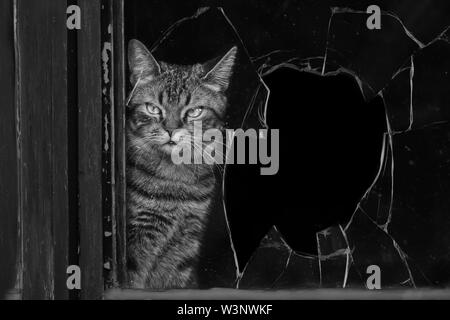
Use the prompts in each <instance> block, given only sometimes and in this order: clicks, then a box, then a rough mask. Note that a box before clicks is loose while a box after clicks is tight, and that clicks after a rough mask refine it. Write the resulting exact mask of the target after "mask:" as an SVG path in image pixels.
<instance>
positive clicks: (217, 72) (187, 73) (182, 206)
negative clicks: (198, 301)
mask: <svg viewBox="0 0 450 320" xmlns="http://www.w3.org/2000/svg"><path fill="white" fill-rule="evenodd" d="M236 53H237V48H236V47H233V48H232V49H231V50H230V51H228V53H226V54H225V55H224V56H223V57H222V58H221V59H220V60H219V61H218V62H217V63H216V62H211V61H210V62H207V63H204V64H194V65H189V66H184V65H175V64H169V63H165V62H162V61H157V60H155V58H154V57H153V56H152V54H151V53H150V52H149V51H148V49H147V48H146V47H145V46H144V45H143V44H142V43H141V42H139V41H137V40H131V41H130V43H129V47H128V62H129V67H130V74H131V78H130V81H131V85H132V86H133V91H132V93H131V98H130V103H129V106H128V108H127V124H126V143H127V176H126V180H127V268H128V276H129V281H130V285H131V286H132V287H135V288H152V289H168V288H196V287H197V286H198V272H197V271H198V268H197V265H198V261H199V254H200V249H201V245H202V238H203V236H204V233H205V225H206V223H207V221H208V215H209V211H210V208H211V203H212V200H213V196H214V194H215V191H216V188H217V182H216V178H215V174H214V170H213V169H212V165H208V164H205V163H204V162H203V164H174V163H173V162H172V158H171V152H172V150H173V148H175V147H176V146H177V145H180V144H182V143H188V144H189V145H192V146H193V147H194V148H204V147H205V143H204V142H201V141H196V139H195V138H194V136H193V134H192V133H193V122H194V121H201V124H202V129H203V131H205V130H207V129H210V128H216V129H220V130H223V127H224V117H225V114H226V109H227V94H226V92H227V88H228V86H229V83H230V78H231V76H232V71H233V66H234V63H235V58H236ZM215 61H217V60H215ZM211 143H215V142H214V141H213V142H211Z"/></svg>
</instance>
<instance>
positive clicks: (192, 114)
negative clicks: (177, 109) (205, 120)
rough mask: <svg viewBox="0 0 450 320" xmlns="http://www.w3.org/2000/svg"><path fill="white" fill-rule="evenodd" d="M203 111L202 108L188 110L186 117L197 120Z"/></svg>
mask: <svg viewBox="0 0 450 320" xmlns="http://www.w3.org/2000/svg"><path fill="white" fill-rule="evenodd" d="M203 110H204V108H203V107H196V108H192V109H189V110H188V111H186V115H187V116H188V117H189V118H198V117H200V116H201V115H202V113H203Z"/></svg>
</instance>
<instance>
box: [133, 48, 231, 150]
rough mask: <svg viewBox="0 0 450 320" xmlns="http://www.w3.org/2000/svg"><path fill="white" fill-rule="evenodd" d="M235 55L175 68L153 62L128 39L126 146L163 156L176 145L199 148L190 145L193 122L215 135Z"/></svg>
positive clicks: (224, 105)
mask: <svg viewBox="0 0 450 320" xmlns="http://www.w3.org/2000/svg"><path fill="white" fill-rule="evenodd" d="M236 52H237V48H236V47H233V48H231V49H230V50H229V51H228V52H227V53H226V54H225V55H224V56H223V57H221V58H220V59H215V61H214V62H211V61H212V60H211V61H209V62H206V63H203V64H200V63H198V64H194V65H189V66H181V65H174V64H168V63H165V62H162V61H157V60H156V59H155V58H154V57H153V55H152V54H151V53H150V52H149V50H148V49H147V48H146V47H145V46H144V45H143V44H142V43H141V42H139V41H137V40H131V41H130V43H129V47H128V63H129V67H130V82H131V85H132V86H133V92H132V96H131V99H130V103H129V113H128V117H127V132H128V133H127V135H128V143H129V144H132V147H134V148H137V149H140V150H145V151H147V152H151V153H154V154H159V155H160V156H164V155H166V156H167V155H169V154H170V153H171V152H172V150H173V148H174V147H176V146H177V145H178V144H180V143H197V146H199V145H201V144H200V143H202V142H201V141H193V139H194V136H193V130H194V122H195V123H196V125H198V124H201V126H202V130H203V131H206V130H208V129H211V128H216V129H220V130H221V129H222V128H223V126H224V118H225V115H226V109H227V95H226V92H227V89H228V87H229V85H230V79H231V76H232V72H233V66H234V63H235V59H236ZM211 143H213V142H211ZM203 145H204V143H203Z"/></svg>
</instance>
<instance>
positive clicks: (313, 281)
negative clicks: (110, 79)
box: [126, 0, 450, 289]
mask: <svg viewBox="0 0 450 320" xmlns="http://www.w3.org/2000/svg"><path fill="white" fill-rule="evenodd" d="M373 4H376V5H378V6H379V7H380V9H381V16H380V21H381V28H380V29H379V30H370V29H368V27H367V25H366V21H367V19H368V18H369V16H370V14H368V13H367V12H366V8H367V7H368V6H370V5H373ZM127 6H128V7H126V14H127V15H128V17H131V16H133V15H136V13H137V12H138V11H139V10H141V9H142V8H145V10H144V11H146V12H143V13H142V14H138V15H136V16H135V17H134V18H133V19H128V21H127V22H126V35H127V37H128V39H127V40H129V39H132V38H136V39H139V40H141V41H143V42H144V43H146V44H148V45H149V48H150V51H151V52H152V54H154V55H155V57H158V58H161V59H163V60H164V61H168V62H171V63H177V64H192V63H195V62H198V61H205V60H207V58H209V57H212V56H217V55H218V54H220V53H223V52H226V50H227V49H229V48H231V47H233V46H237V48H238V52H239V54H238V62H237V66H238V67H237V68H236V74H235V75H233V79H234V80H233V83H232V88H231V90H230V92H231V96H230V105H231V108H230V110H229V112H228V113H227V118H226V123H227V126H228V127H230V128H243V129H249V128H253V129H256V130H259V129H276V128H275V127H272V126H271V123H272V122H274V120H273V119H274V118H271V113H270V108H271V107H269V106H270V99H271V88H270V86H269V85H268V84H267V83H266V80H267V82H269V78H270V76H271V75H275V74H276V72H277V71H278V70H280V69H286V68H288V69H290V70H293V71H295V72H306V73H308V74H312V75H315V76H318V77H324V78H327V77H333V76H343V75H346V76H347V78H346V79H351V81H353V83H354V84H355V86H356V87H357V88H358V89H359V91H360V92H359V94H360V95H361V97H362V98H363V99H364V101H365V102H366V103H368V106H370V102H371V101H374V100H377V99H378V100H379V101H381V102H380V103H381V104H382V106H383V110H382V117H383V119H382V120H381V121H385V127H383V133H382V134H381V136H380V144H381V146H380V150H377V151H376V152H377V153H378V155H377V159H376V161H377V162H378V167H377V172H376V174H375V175H374V177H371V178H370V179H371V183H369V184H368V185H367V188H366V189H365V191H364V192H363V193H362V194H361V195H360V196H359V198H358V200H357V201H355V203H354V207H353V208H352V209H351V210H347V215H346V219H341V220H339V219H335V220H333V219H331V220H329V221H330V222H329V224H328V225H327V224H326V223H325V224H323V225H320V226H319V227H317V228H316V229H314V228H312V229H311V230H313V231H314V233H315V236H314V237H310V242H311V243H312V246H314V250H312V251H310V252H306V251H307V250H295V249H294V248H293V246H291V245H290V244H289V243H290V240H292V239H294V238H295V235H292V234H293V232H292V230H291V231H289V232H287V233H290V236H289V237H285V236H284V234H283V231H282V229H283V228H284V229H285V230H288V229H289V228H288V227H286V226H284V227H281V228H280V226H277V225H274V224H271V223H270V221H272V220H273V219H272V220H270V219H269V220H266V221H264V222H259V221H258V213H259V212H260V211H263V210H264V207H265V206H267V203H268V202H264V201H268V200H267V199H270V197H271V196H273V194H274V192H275V191H274V190H275V189H283V188H287V186H288V185H289V184H286V185H284V184H282V185H280V181H279V180H276V178H275V177H269V176H268V177H265V176H260V175H259V169H260V167H261V165H260V164H255V165H245V166H238V165H226V166H225V167H224V168H223V169H224V170H223V171H221V173H222V174H221V175H220V179H221V180H220V181H221V185H222V190H221V191H222V192H220V194H218V195H217V199H216V201H215V206H214V211H215V217H216V219H214V221H213V223H212V225H211V226H210V228H211V230H213V232H211V233H210V235H209V238H208V239H207V241H206V243H207V247H208V248H207V250H206V251H205V252H206V253H205V256H204V257H203V258H202V262H201V272H202V273H203V274H204V275H205V276H204V279H203V282H202V283H201V287H205V288H207V287H232V288H239V289H294V288H364V287H366V286H367V282H366V281H367V279H368V277H369V275H370V274H369V272H368V270H370V266H377V267H378V268H379V269H380V271H381V274H382V288H409V287H413V288H414V287H429V286H448V284H449V282H450V272H449V270H450V251H449V249H448V248H449V247H450V232H449V231H450V216H449V215H448V212H449V210H450V194H449V193H450V174H449V172H450V160H449V159H450V127H449V124H448V120H449V117H450V111H449V110H450V108H449V105H450V98H449V93H448V92H449V86H450V58H449V57H450V41H449V35H448V34H449V31H448V21H449V17H450V6H449V5H448V3H446V2H445V1H437V3H433V5H431V4H429V3H427V4H419V3H414V4H412V3H410V2H407V1H396V2H395V3H391V2H388V1H378V2H377V3H375V2H370V1H339V3H337V2H335V1H320V2H318V1H306V0H305V1H300V0H299V1H282V2H280V3H276V4H275V3H272V2H269V1H256V0H252V1H231V2H226V3H220V4H218V5H217V6H212V5H211V6H210V7H207V6H205V4H204V3H200V2H199V3H198V4H195V3H193V2H190V3H183V4H176V5H175V4H174V3H170V2H162V1H155V2H153V3H152V4H147V5H144V3H143V2H140V1H134V2H130V4H128V3H127ZM175 7H176V8H175ZM155 12H158V14H157V15H155ZM144 26H146V27H145V28H144ZM339 79H341V81H345V80H342V79H344V78H339ZM277 81H282V80H280V79H278V80H277ZM130 89H131V88H130ZM293 90H295V89H293ZM298 90H301V88H299V89H298ZM324 94H326V93H324ZM274 95H275V93H274ZM281 107H282V106H272V108H281ZM324 112H326V111H324ZM311 121H312V120H311ZM314 121H316V119H314ZM275 122H276V121H275ZM358 130H363V129H362V128H360V127H357V128H355V129H354V130H353V131H351V132H349V134H354V135H358V134H359V132H360V131H358ZM280 134H281V138H280V139H281V141H283V139H288V138H286V136H285V137H283V130H282V129H280ZM312 139H313V138H312ZM285 146H286V145H285ZM281 148H283V142H281ZM281 152H282V151H281ZM280 168H283V162H282V161H281V164H280ZM246 180H252V181H253V182H254V183H255V184H258V183H260V184H262V185H264V186H268V188H269V190H265V191H261V192H260V193H255V194H253V195H244V196H242V190H243V189H239V193H240V195H241V198H238V196H239V195H236V192H235V191H233V187H234V186H235V185H237V184H240V183H243V184H244V185H245V183H244V182H243V181H246ZM270 188H272V189H270ZM293 188H295V186H294V187H293ZM317 192H318V193H319V194H320V196H319V199H321V201H324V202H326V201H330V200H328V199H329V193H330V192H332V191H330V190H327V189H324V190H322V191H317ZM291 196H292V195H291ZM238 200H239V201H238ZM333 201H335V200H334V198H333ZM336 201H337V200H336ZM280 206H283V204H282V203H281V204H280ZM318 208H320V206H318ZM247 211H248V212H249V214H250V215H251V214H253V216H252V217H253V218H252V219H254V223H253V224H254V225H257V224H258V223H260V224H263V225H262V227H261V228H260V229H259V231H258V230H256V229H257V228H256V227H255V228H252V227H251V226H250V227H249V225H248V224H247V225H245V230H244V231H243V230H240V228H244V227H242V224H241V223H240V217H241V216H242V215H245V214H246V212H247ZM235 212H239V215H237V214H236V213H235ZM251 212H253V213H251ZM277 214H279V213H277V212H273V216H276V215H277ZM299 214H308V212H306V213H299ZM309 214H310V213H309ZM314 214H317V215H320V214H321V211H320V209H318V210H317V212H315V213H314ZM300 220H301V219H300ZM338 220H339V221H338ZM304 221H309V220H304ZM326 221H328V220H326ZM327 223H328V222H327ZM292 228H293V230H295V228H297V227H296V226H292ZM302 228H305V227H304V226H298V230H299V232H300V231H301V230H303V229H302ZM317 229H320V230H317ZM239 230H240V231H239ZM261 230H263V231H264V234H263V235H262V236H261V232H262V231H261ZM308 230H309V229H308ZM244 232H246V233H245V234H246V235H248V239H247V240H245V239H243V238H245V237H242V236H241V238H240V239H238V236H236V234H239V233H240V234H243V233H244ZM258 232H259V233H258ZM309 232H311V231H310V230H309ZM243 242H246V243H245V245H242V243H243ZM294 242H295V239H294Z"/></svg>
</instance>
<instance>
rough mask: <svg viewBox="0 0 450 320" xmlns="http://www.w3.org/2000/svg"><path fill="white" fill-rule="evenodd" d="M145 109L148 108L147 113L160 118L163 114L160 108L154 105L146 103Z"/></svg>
mask: <svg viewBox="0 0 450 320" xmlns="http://www.w3.org/2000/svg"><path fill="white" fill-rule="evenodd" d="M145 107H146V108H147V112H148V113H150V114H152V115H155V116H159V115H160V114H161V113H162V112H161V109H160V108H158V107H156V106H154V105H152V104H149V103H146V104H145Z"/></svg>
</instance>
